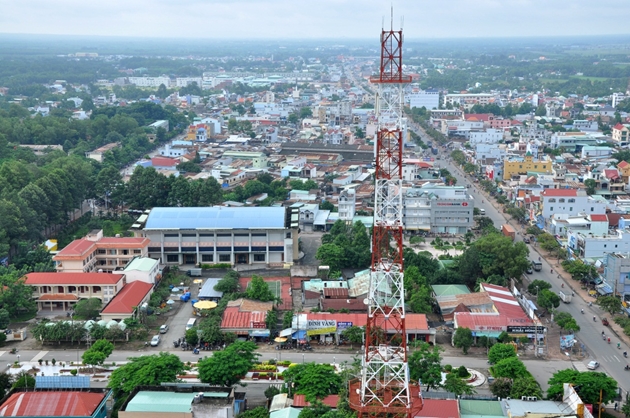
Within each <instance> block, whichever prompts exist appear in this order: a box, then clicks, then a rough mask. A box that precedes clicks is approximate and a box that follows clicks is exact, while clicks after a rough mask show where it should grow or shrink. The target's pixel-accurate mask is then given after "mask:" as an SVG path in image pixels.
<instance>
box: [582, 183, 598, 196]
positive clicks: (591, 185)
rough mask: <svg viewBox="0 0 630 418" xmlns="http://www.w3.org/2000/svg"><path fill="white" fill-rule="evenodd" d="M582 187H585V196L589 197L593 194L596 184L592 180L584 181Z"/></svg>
mask: <svg viewBox="0 0 630 418" xmlns="http://www.w3.org/2000/svg"><path fill="white" fill-rule="evenodd" d="M584 186H586V194H587V195H589V196H591V195H593V194H595V188H596V187H597V182H596V181H595V180H593V179H586V180H584Z"/></svg>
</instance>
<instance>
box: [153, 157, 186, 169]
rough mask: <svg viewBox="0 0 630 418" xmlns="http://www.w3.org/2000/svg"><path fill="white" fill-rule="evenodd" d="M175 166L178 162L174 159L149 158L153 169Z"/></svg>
mask: <svg viewBox="0 0 630 418" xmlns="http://www.w3.org/2000/svg"><path fill="white" fill-rule="evenodd" d="M177 164H179V161H178V160H176V159H174V158H166V157H153V158H151V165H152V166H153V167H175V166H176V165H177Z"/></svg>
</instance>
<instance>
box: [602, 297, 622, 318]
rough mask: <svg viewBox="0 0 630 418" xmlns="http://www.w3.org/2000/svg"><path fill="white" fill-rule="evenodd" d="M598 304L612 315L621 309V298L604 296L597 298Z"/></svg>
mask: <svg viewBox="0 0 630 418" xmlns="http://www.w3.org/2000/svg"><path fill="white" fill-rule="evenodd" d="M597 304H598V305H599V306H600V307H601V308H602V309H603V310H605V311H606V312H608V313H609V314H611V315H615V314H617V313H619V312H620V311H621V299H619V298H618V297H616V296H602V297H600V298H598V299H597Z"/></svg>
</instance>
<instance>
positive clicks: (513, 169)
mask: <svg viewBox="0 0 630 418" xmlns="http://www.w3.org/2000/svg"><path fill="white" fill-rule="evenodd" d="M551 169H552V163H551V160H550V159H546V160H544V161H541V160H534V157H533V156H532V154H531V153H529V152H528V153H527V154H525V158H524V159H520V158H519V159H514V160H505V161H504V162H503V180H510V179H511V178H512V176H518V175H523V174H527V173H529V172H535V173H541V174H551Z"/></svg>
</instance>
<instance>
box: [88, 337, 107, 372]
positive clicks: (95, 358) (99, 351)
mask: <svg viewBox="0 0 630 418" xmlns="http://www.w3.org/2000/svg"><path fill="white" fill-rule="evenodd" d="M113 351H114V344H112V343H110V342H109V341H107V340H96V341H94V344H92V346H91V347H90V348H89V349H88V350H86V351H85V352H84V353H83V356H82V357H81V358H82V359H83V363H85V364H87V365H90V366H92V370H94V366H100V365H101V364H103V363H104V362H105V360H106V359H107V357H109V356H110V355H111V354H112V352H113Z"/></svg>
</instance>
